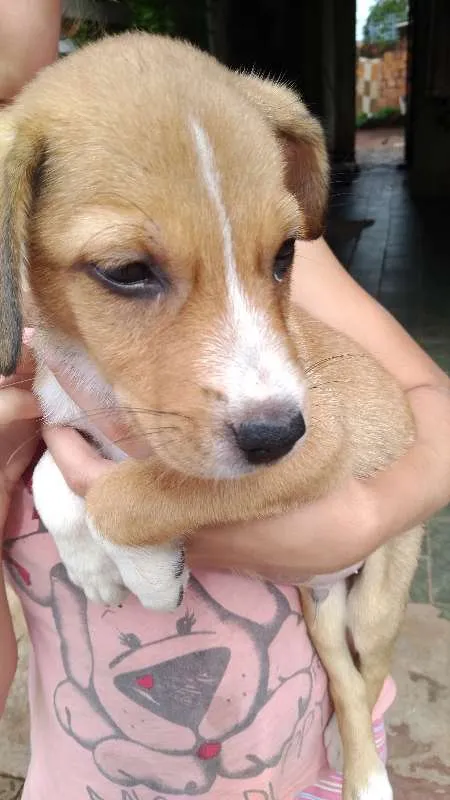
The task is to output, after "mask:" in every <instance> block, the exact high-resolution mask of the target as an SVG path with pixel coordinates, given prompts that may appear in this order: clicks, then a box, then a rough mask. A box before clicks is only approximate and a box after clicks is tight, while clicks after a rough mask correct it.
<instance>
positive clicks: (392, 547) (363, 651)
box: [347, 528, 423, 712]
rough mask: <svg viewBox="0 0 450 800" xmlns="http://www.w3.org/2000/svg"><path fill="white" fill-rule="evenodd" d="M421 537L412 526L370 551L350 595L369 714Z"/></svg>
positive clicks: (349, 621)
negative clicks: (410, 528) (371, 552)
mask: <svg viewBox="0 0 450 800" xmlns="http://www.w3.org/2000/svg"><path fill="white" fill-rule="evenodd" d="M422 536H423V530H422V528H414V529H413V530H412V531H410V532H409V533H406V534H403V535H402V536H400V537H398V538H396V539H393V540H392V541H390V542H389V543H388V544H386V545H384V547H382V548H380V549H379V550H377V551H376V552H375V553H373V554H372V555H371V556H370V558H368V559H367V561H366V563H365V565H364V569H363V570H362V572H361V574H360V575H359V576H358V578H357V580H356V581H355V583H354V585H353V587H352V589H351V591H350V593H349V596H348V601H347V609H348V610H347V614H348V616H347V624H348V630H349V632H350V635H351V637H352V641H353V645H354V648H355V651H356V653H357V655H358V666H359V670H360V673H361V675H362V677H363V680H364V683H365V685H366V693H367V701H368V704H369V709H370V711H371V712H372V711H373V708H374V706H375V703H376V702H377V700H378V698H379V696H380V693H381V690H382V688H383V684H384V682H385V680H386V678H387V677H388V675H389V670H390V664H391V658H392V651H393V648H394V645H395V641H396V639H397V635H398V632H399V630H400V626H401V623H402V620H403V616H404V612H405V606H406V603H407V602H408V597H409V589H410V586H411V582H412V579H413V577H414V572H415V570H416V567H417V560H418V556H419V554H420V545H421V540H422Z"/></svg>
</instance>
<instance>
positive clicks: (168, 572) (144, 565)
mask: <svg viewBox="0 0 450 800" xmlns="http://www.w3.org/2000/svg"><path fill="white" fill-rule="evenodd" d="M88 525H89V530H90V531H91V535H92V537H93V539H94V541H96V542H98V543H99V545H100V546H101V547H102V548H103V549H104V552H105V553H106V554H107V555H108V556H109V557H110V558H111V559H112V560H113V561H114V564H115V565H116V567H117V569H118V571H119V573H120V576H121V579H122V583H123V584H124V585H125V586H126V588H127V589H128V590H129V591H130V592H131V593H132V594H134V595H136V597H137V598H138V600H139V601H140V602H141V603H142V605H143V606H144V608H148V609H151V610H152V611H174V610H175V609H176V608H178V606H180V605H181V603H182V602H183V597H184V590H185V588H186V586H187V583H188V580H189V572H188V570H187V568H186V563H185V555H184V550H183V549H182V548H176V547H173V546H168V545H165V546H163V545H159V546H148V547H143V546H140V547H128V546H127V547H125V546H122V545H117V544H113V543H112V542H110V541H108V540H107V539H105V538H103V537H102V535H101V534H100V533H99V531H97V530H96V528H95V526H94V525H93V523H92V521H91V520H89V519H88Z"/></svg>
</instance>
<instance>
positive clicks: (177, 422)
mask: <svg viewBox="0 0 450 800" xmlns="http://www.w3.org/2000/svg"><path fill="white" fill-rule="evenodd" d="M2 125H3V133H4V136H3V149H4V153H3V157H2V162H3V166H2V172H3V177H2V203H1V216H0V225H1V254H0V263H1V270H0V298H1V313H0V372H3V373H6V374H9V373H11V372H12V371H13V370H14V368H15V366H16V364H17V359H18V357H19V353H20V343H21V327H22V322H21V301H20V285H21V282H23V281H26V282H27V284H28V286H29V289H30V290H31V293H32V296H33V300H34V304H35V308H36V312H37V318H36V327H37V336H36V343H35V349H36V356H37V360H38V364H39V368H38V373H37V378H36V386H35V389H36V392H37V394H38V396H39V398H40V400H41V403H42V405H43V408H44V411H45V416H46V419H47V421H48V422H50V423H65V424H68V425H73V426H76V427H77V428H79V429H80V430H81V431H84V432H86V433H88V434H89V435H90V436H91V437H93V438H94V439H95V440H96V441H97V443H98V445H99V447H100V448H101V449H102V450H103V452H104V453H105V454H106V455H108V456H110V457H111V458H113V459H115V460H116V461H117V462H122V463H118V464H117V466H116V467H115V468H114V470H111V472H110V473H109V474H108V475H107V476H105V477H104V478H103V479H101V480H99V481H98V482H97V483H96V484H95V485H94V486H93V487H92V489H91V490H90V491H89V493H88V495H87V497H86V500H85V501H84V500H82V499H81V498H79V497H77V496H75V495H74V494H73V493H72V492H71V491H70V489H69V488H68V486H67V485H66V483H65V481H64V478H63V477H62V475H61V474H60V472H59V471H58V469H57V467H56V465H55V463H54V462H53V460H52V458H51V456H50V455H49V454H48V453H47V454H46V455H45V456H44V457H43V459H42V460H41V462H40V463H39V465H38V467H37V469H36V472H35V476H34V495H35V501H36V505H37V508H38V511H39V513H40V515H41V517H42V519H43V521H44V523H45V524H46V525H47V527H48V529H49V531H50V532H51V533H52V534H53V536H54V537H55V541H56V544H57V546H58V548H59V551H60V554H61V557H62V559H63V561H64V562H65V564H66V566H67V569H68V572H69V575H70V576H71V578H72V580H73V581H74V582H75V583H77V584H78V585H80V586H81V587H82V588H83V589H84V590H85V591H86V593H87V595H88V596H89V597H90V598H91V599H92V600H101V601H103V602H109V603H113V602H118V601H119V600H120V597H121V593H122V591H123V587H124V586H125V587H126V588H127V589H130V590H131V591H133V592H134V593H135V594H136V595H137V596H138V597H139V598H140V599H141V601H142V602H143V603H144V605H146V606H147V607H149V608H153V609H170V608H174V607H175V606H176V605H177V604H178V603H179V602H180V601H181V599H182V596H183V589H184V586H185V585H186V582H187V579H188V574H187V570H186V568H185V565H184V559H183V555H182V550H181V548H180V535H181V534H182V533H184V532H193V531H195V529H197V528H198V527H199V526H203V525H211V524H215V523H224V522H231V521H234V522H237V521H243V520H248V519H251V518H255V517H259V516H268V515H274V514H281V513H283V512H284V511H286V510H288V509H292V508H293V507H295V506H296V505H298V504H300V503H306V502H310V501H312V500H315V499H317V498H319V497H322V496H324V495H326V494H327V492H329V491H330V490H331V489H332V488H333V487H336V486H338V485H339V484H340V483H342V482H343V481H345V480H346V479H347V478H348V477H349V476H351V475H354V476H358V477H364V476H370V475H372V474H373V473H374V472H375V471H376V470H379V469H382V468H384V467H386V466H387V465H389V464H390V463H391V462H392V461H393V460H394V459H396V458H398V457H400V456H401V455H402V454H403V453H404V452H405V451H406V449H407V448H408V446H409V445H410V444H411V442H412V440H413V438H414V430H413V424H412V417H411V414H410V411H409V408H408V406H407V403H406V400H405V397H404V396H403V393H402V392H401V390H400V388H399V387H398V386H397V385H396V383H395V382H394V381H393V380H392V378H391V377H390V376H389V375H387V374H386V373H385V371H384V370H383V369H382V368H381V367H380V366H379V365H378V364H377V363H376V362H375V361H374V360H373V359H372V358H371V357H369V356H368V355H367V354H366V353H364V352H363V351H362V350H361V349H360V348H359V347H358V346H357V345H356V344H354V343H353V342H351V341H349V340H348V339H346V338H345V337H344V336H342V335H340V334H338V333H337V332H335V331H333V330H331V329H329V328H327V327H326V326H324V325H323V324H321V323H319V322H317V321H315V320H313V319H311V318H310V317H309V316H308V315H307V314H306V313H304V312H303V311H301V310H300V309H298V308H294V307H293V306H292V304H291V303H290V300H289V283H290V270H291V266H292V260H293V256H294V246H295V240H296V239H297V238H303V239H311V238H315V237H317V236H319V235H320V233H321V231H322V226H323V217H324V212H325V208H326V201H327V190H328V166H327V159H326V151H325V144H324V140H323V135H322V131H321V128H320V126H319V124H318V123H317V122H316V121H315V120H314V119H313V118H312V117H311V116H310V114H309V113H308V111H307V109H306V108H305V106H304V105H303V104H302V102H301V101H300V99H299V98H298V97H297V96H296V95H295V94H294V93H293V92H291V91H290V90H289V89H287V88H285V87H284V86H281V85H279V84H274V83H272V82H269V81H263V80H261V79H259V78H258V77H256V76H254V75H242V74H237V73H233V72H231V71H229V70H227V69H226V68H225V67H223V66H222V65H220V64H218V63H217V62H216V61H215V60H214V59H213V58H211V57H210V56H208V55H206V54H204V53H201V52H199V51H197V50H196V49H194V48H193V47H191V46H190V45H188V44H185V43H181V42H178V41H174V40H169V39H165V38H161V37H157V36H149V35H145V34H127V35H124V36H119V37H116V38H113V39H106V40H103V41H102V42H100V43H97V44H95V45H91V46H89V47H87V48H85V49H84V50H82V51H80V52H78V53H76V54H75V55H73V56H70V57H69V58H67V59H66V60H64V61H63V62H60V63H58V64H56V65H54V66H53V67H51V68H49V69H48V70H46V71H44V72H43V73H42V74H41V75H40V76H38V78H37V79H36V80H35V81H34V83H32V84H31V85H30V86H29V87H28V88H26V89H25V90H24V92H23V93H22V95H21V96H20V97H19V99H18V100H17V102H16V103H15V105H14V106H13V107H12V108H11V109H9V110H8V111H6V112H4V115H3V118H2ZM49 354H50V355H51V356H52V358H53V360H54V359H55V358H56V359H59V361H60V363H61V364H62V365H64V366H65V367H66V368H67V370H68V371H69V372H70V373H71V374H72V376H74V377H75V378H76V379H78V380H79V381H81V382H82V383H83V384H84V385H86V386H88V387H89V388H90V390H91V391H92V393H93V395H95V396H96V397H97V398H98V406H99V408H103V409H104V408H105V407H106V408H117V407H118V406H119V407H120V408H122V409H125V410H126V412H127V415H128V419H129V420H130V422H131V425H132V430H133V432H134V434H135V435H136V436H139V437H142V438H144V437H145V438H146V439H147V441H148V444H149V449H150V453H151V456H149V457H148V458H147V459H146V460H143V461H133V460H131V459H130V460H124V459H123V454H122V452H121V450H120V449H119V447H118V446H117V444H116V445H114V444H110V443H108V442H107V441H106V440H104V439H102V437H101V436H99V434H98V433H97V431H96V429H95V415H88V414H84V415H83V414H82V412H81V411H80V409H78V408H76V407H75V406H74V404H73V403H72V402H71V401H70V400H69V398H68V397H67V396H66V395H65V394H64V392H63V391H62V390H61V388H60V387H59V385H58V384H57V383H56V381H55V380H54V379H53V377H52V376H51V374H50V373H49V372H48V370H47V369H46V368H45V366H44V362H45V358H46V356H48V355H49ZM420 536H421V532H420V530H414V531H411V532H410V533H408V534H406V535H404V536H402V537H401V538H398V539H395V540H393V541H391V542H390V543H389V544H387V545H386V546H385V547H383V548H382V549H380V550H379V551H378V552H376V553H375V554H374V555H373V556H371V557H370V558H369V559H368V560H367V561H366V563H365V564H364V567H363V569H362V570H361V571H360V573H359V574H358V576H357V577H356V578H354V579H353V580H352V583H351V586H348V585H347V584H346V583H345V582H343V581H338V582H336V584H335V585H334V586H333V587H332V588H331V589H330V591H329V593H328V596H327V597H326V598H325V599H324V600H323V601H322V602H320V603H319V604H317V603H316V601H315V597H314V593H313V591H312V590H311V588H310V587H303V588H301V594H302V601H303V609H304V614H305V619H306V621H307V624H308V626H309V631H310V634H311V637H312V639H313V642H314V644H315V646H316V648H317V651H318V653H319V655H320V657H321V659H322V661H323V664H324V666H325V668H326V670H327V671H328V675H329V678H330V688H331V693H332V696H333V700H334V705H335V709H336V718H335V719H333V720H332V721H331V723H330V726H329V728H328V730H327V744H328V752H329V755H330V760H331V762H332V764H333V766H338V763H337V761H338V760H339V752H340V749H341V745H340V739H339V731H340V734H341V738H342V751H343V759H344V775H345V782H344V798H345V800H363V799H364V800H388V799H389V798H391V797H392V792H391V788H390V785H389V781H388V778H387V774H386V771H385V769H384V767H383V765H382V764H381V762H380V761H379V758H378V756H377V753H376V750H375V746H374V743H373V739H372V733H371V711H372V708H373V706H374V703H375V701H376V699H377V697H378V695H379V692H380V689H381V687H382V685H383V681H384V679H385V677H386V675H387V673H388V669H389V659H390V655H391V650H392V646H393V643H394V641H395V638H396V636H397V633H398V629H399V626H400V623H401V619H402V614H403V610H404V606H405V603H406V601H407V597H408V590H409V586H410V582H411V579H412V576H413V573H414V570H415V566H416V561H417V556H418V552H419V548H420ZM352 653H354V654H355V657H354V656H352ZM356 664H357V666H356ZM336 720H337V721H336ZM338 728H339V731H338Z"/></svg>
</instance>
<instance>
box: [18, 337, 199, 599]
mask: <svg viewBox="0 0 450 800" xmlns="http://www.w3.org/2000/svg"><path fill="white" fill-rule="evenodd" d="M34 349H35V352H36V357H37V363H38V368H37V373H36V379H35V384H34V392H35V394H36V396H37V397H38V399H39V402H40V404H41V407H42V409H43V416H44V419H45V421H46V422H47V423H49V424H53V425H66V426H71V427H74V428H77V429H78V430H80V431H82V432H84V433H87V434H89V435H90V436H91V437H92V438H93V439H94V440H95V441H96V442H97V443H98V445H99V448H100V450H101V451H102V453H103V455H105V456H106V457H107V458H110V459H112V460H114V461H121V460H123V459H124V458H126V456H125V454H124V453H123V452H122V450H120V448H118V447H117V446H116V445H114V444H113V443H111V442H110V441H109V440H108V439H107V438H106V437H105V436H104V435H103V434H102V433H101V432H100V431H99V430H98V429H97V428H96V426H95V413H94V415H93V418H94V422H92V417H91V416H90V415H89V414H88V413H86V412H84V411H82V410H81V409H80V408H79V407H78V406H77V404H76V403H74V401H73V400H72V399H71V398H70V397H69V396H68V395H67V393H66V392H65V391H64V389H63V388H62V387H61V386H60V384H59V383H58V381H57V380H56V378H55V377H54V376H53V374H52V373H51V372H50V370H49V369H48V367H46V366H45V360H44V359H45V356H46V355H48V353H49V344H48V342H44V341H43V340H42V339H41V340H39V339H37V341H36V343H34ZM51 352H52V357H53V359H54V357H55V354H56V355H57V360H58V361H59V362H60V363H61V365H62V366H63V367H65V368H66V369H67V372H68V375H70V377H71V379H72V380H73V381H74V382H75V384H76V383H77V382H79V383H80V385H83V388H84V389H86V388H87V389H88V390H89V391H90V392H91V393H92V395H93V396H95V397H98V401H99V409H100V410H101V409H104V408H108V407H110V408H111V407H112V406H113V405H114V396H113V392H112V389H111V387H108V386H107V384H105V383H104V382H103V381H102V379H101V378H100V376H99V375H98V373H97V372H96V370H95V369H94V368H93V366H92V365H91V364H90V362H89V360H88V359H87V358H86V357H85V356H83V355H82V354H81V353H80V352H79V351H76V350H74V349H73V348H66V347H64V348H63V347H61V346H59V345H58V346H57V347H56V348H55V347H52V348H51ZM63 354H64V356H63ZM33 497H34V502H35V506H36V509H37V511H38V513H39V516H40V517H41V519H42V521H43V523H44V525H45V526H46V528H47V529H48V531H49V533H51V534H52V536H53V538H54V540H55V543H56V546H57V548H58V551H59V554H60V556H61V559H62V561H63V563H64V565H65V567H66V569H67V572H68V575H69V578H70V579H71V580H72V582H73V583H74V584H76V585H77V586H79V587H80V588H81V589H82V590H83V591H84V592H85V594H86V596H87V597H88V599H90V600H91V601H93V602H100V603H105V604H109V605H110V604H117V603H120V602H121V601H122V600H123V598H124V595H125V594H126V592H127V591H131V592H132V593H133V594H135V595H136V596H137V597H138V599H139V600H140V601H141V603H142V604H143V605H144V606H145V607H146V608H151V609H154V610H160V611H163V610H171V609H173V608H176V607H177V606H178V605H179V604H180V602H181V600H182V598H183V592H184V588H185V586H186V584H187V581H188V578H189V575H188V572H187V570H186V569H185V568H184V554H183V552H182V551H181V550H180V549H179V548H177V547H172V546H167V547H141V548H132V547H119V546H118V545H114V544H112V543H110V542H107V541H106V540H105V539H104V538H103V537H102V533H101V531H98V530H97V529H96V528H95V526H94V525H93V523H92V521H91V520H90V519H89V517H88V515H87V513H86V504H85V501H84V499H83V498H81V497H79V496H78V495H76V494H75V493H74V492H73V491H72V490H71V489H70V487H69V486H68V485H67V483H66V481H65V479H64V476H63V474H62V472H61V471H60V469H59V468H58V466H57V464H56V462H55V461H54V459H53V457H52V455H51V454H50V453H49V452H48V451H47V452H46V453H45V454H44V455H43V456H42V458H41V460H40V461H39V463H38V465H37V466H36V468H35V471H34V474H33Z"/></svg>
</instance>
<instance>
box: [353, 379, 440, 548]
mask: <svg viewBox="0 0 450 800" xmlns="http://www.w3.org/2000/svg"><path fill="white" fill-rule="evenodd" d="M408 398H409V401H410V404H411V408H412V411H413V414H414V418H415V421H416V427H417V440H416V443H415V445H414V446H413V447H412V448H411V450H410V451H409V452H408V453H407V454H406V455H405V456H404V457H403V458H402V459H400V460H399V461H397V462H396V463H395V464H394V465H393V466H392V467H390V468H389V469H388V470H386V472H380V473H379V474H378V475H376V476H375V477H374V478H372V479H371V480H370V482H368V483H367V489H368V491H369V492H370V494H371V497H372V499H373V503H374V507H375V513H374V519H375V521H376V525H377V530H376V531H375V532H374V533H375V536H376V539H375V541H376V542H378V543H379V544H382V543H383V542H384V541H386V540H387V539H389V538H390V536H392V534H393V532H397V533H402V532H404V531H405V530H407V529H410V528H411V527H413V525H415V524H420V523H422V522H425V521H426V520H427V519H429V518H430V517H431V516H432V515H433V514H435V513H436V512H437V511H439V510H440V509H441V508H442V507H443V506H445V505H447V503H449V502H450V445H449V443H450V381H447V382H442V383H440V384H434V385H429V386H422V387H417V388H415V389H412V390H411V391H410V392H408ZM425 486H426V487H427V488H426V491H423V490H422V487H425ZM399 498H400V500H399ZM405 498H408V499H407V502H405Z"/></svg>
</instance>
